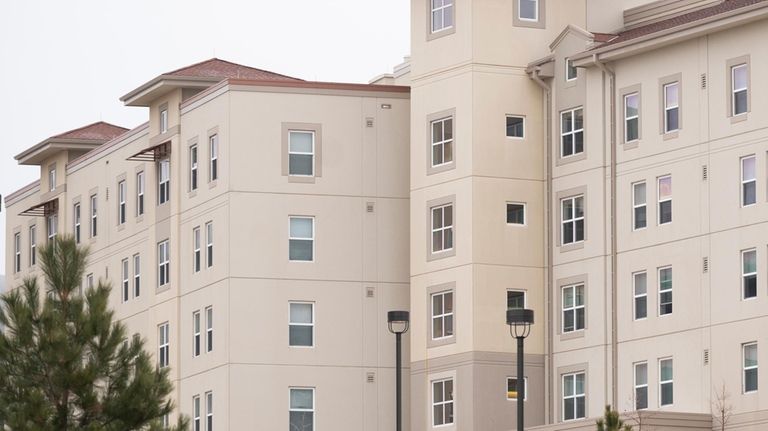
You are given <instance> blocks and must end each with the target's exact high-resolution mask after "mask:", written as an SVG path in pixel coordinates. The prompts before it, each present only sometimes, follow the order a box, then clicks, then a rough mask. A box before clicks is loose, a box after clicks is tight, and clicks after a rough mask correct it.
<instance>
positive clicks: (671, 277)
mask: <svg viewBox="0 0 768 431" xmlns="http://www.w3.org/2000/svg"><path fill="white" fill-rule="evenodd" d="M667 270H668V271H669V274H670V277H669V289H662V284H661V283H662V279H661V273H662V271H667ZM656 274H657V287H658V290H659V307H658V316H659V317H662V316H669V315H671V314H672V313H673V312H674V304H675V301H674V296H672V295H673V292H674V278H673V277H674V273H673V272H672V266H671V265H667V266H662V267H659V268H658V269H657V272H656ZM667 292H669V294H670V296H672V298H671V299H670V301H669V302H662V299H661V295H662V293H667ZM665 304H669V305H670V311H669V312H667V313H662V309H661V307H662V306H663V305H665Z"/></svg>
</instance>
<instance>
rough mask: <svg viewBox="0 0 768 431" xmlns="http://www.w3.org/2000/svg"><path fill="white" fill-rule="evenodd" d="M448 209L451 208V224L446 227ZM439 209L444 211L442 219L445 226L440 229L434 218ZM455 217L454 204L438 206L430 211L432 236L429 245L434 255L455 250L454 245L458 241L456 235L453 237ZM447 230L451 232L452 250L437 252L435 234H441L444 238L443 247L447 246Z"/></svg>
mask: <svg viewBox="0 0 768 431" xmlns="http://www.w3.org/2000/svg"><path fill="white" fill-rule="evenodd" d="M448 207H450V208H451V224H450V225H448V226H446V225H445V208H448ZM439 209H443V217H442V223H443V226H442V227H439V228H435V219H434V217H435V216H434V214H435V211H436V210H439ZM455 215H456V214H454V207H453V203H447V204H444V205H437V206H434V207H432V208H430V209H429V220H430V223H431V226H430V229H431V234H430V236H429V244H430V250H431V252H432V254H440V253H445V252H448V251H451V250H453V245H454V243H455V241H456V237H455V235H453V221H454V220H455ZM447 230H450V231H451V247H450V248H442V249H440V250H435V242H434V239H433V237H434V235H435V233H436V232H440V235H441V236H442V238H443V246H445V232H446V231H447Z"/></svg>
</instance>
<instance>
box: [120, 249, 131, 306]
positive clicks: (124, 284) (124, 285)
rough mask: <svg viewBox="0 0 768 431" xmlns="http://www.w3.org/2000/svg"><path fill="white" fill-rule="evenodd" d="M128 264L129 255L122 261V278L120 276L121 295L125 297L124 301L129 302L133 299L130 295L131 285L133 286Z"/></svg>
mask: <svg viewBox="0 0 768 431" xmlns="http://www.w3.org/2000/svg"><path fill="white" fill-rule="evenodd" d="M128 265H129V263H128V258H127V257H126V258H125V259H123V260H121V261H120V276H121V278H120V280H121V282H120V287H121V289H120V295H121V297H122V299H123V301H122V302H123V303H126V302H128V301H129V300H130V299H131V298H130V295H131V287H130V286H131V283H130V279H131V275H130V273H129V272H128V269H129V266H128Z"/></svg>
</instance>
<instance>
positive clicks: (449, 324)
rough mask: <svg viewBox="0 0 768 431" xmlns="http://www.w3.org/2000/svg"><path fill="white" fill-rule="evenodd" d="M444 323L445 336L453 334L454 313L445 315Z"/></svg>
mask: <svg viewBox="0 0 768 431" xmlns="http://www.w3.org/2000/svg"><path fill="white" fill-rule="evenodd" d="M443 324H444V325H445V336H446V337H450V336H451V335H453V314H449V315H447V316H445V318H444V322H443Z"/></svg>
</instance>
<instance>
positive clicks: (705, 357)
mask: <svg viewBox="0 0 768 431" xmlns="http://www.w3.org/2000/svg"><path fill="white" fill-rule="evenodd" d="M708 364H709V349H704V365H708Z"/></svg>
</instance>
